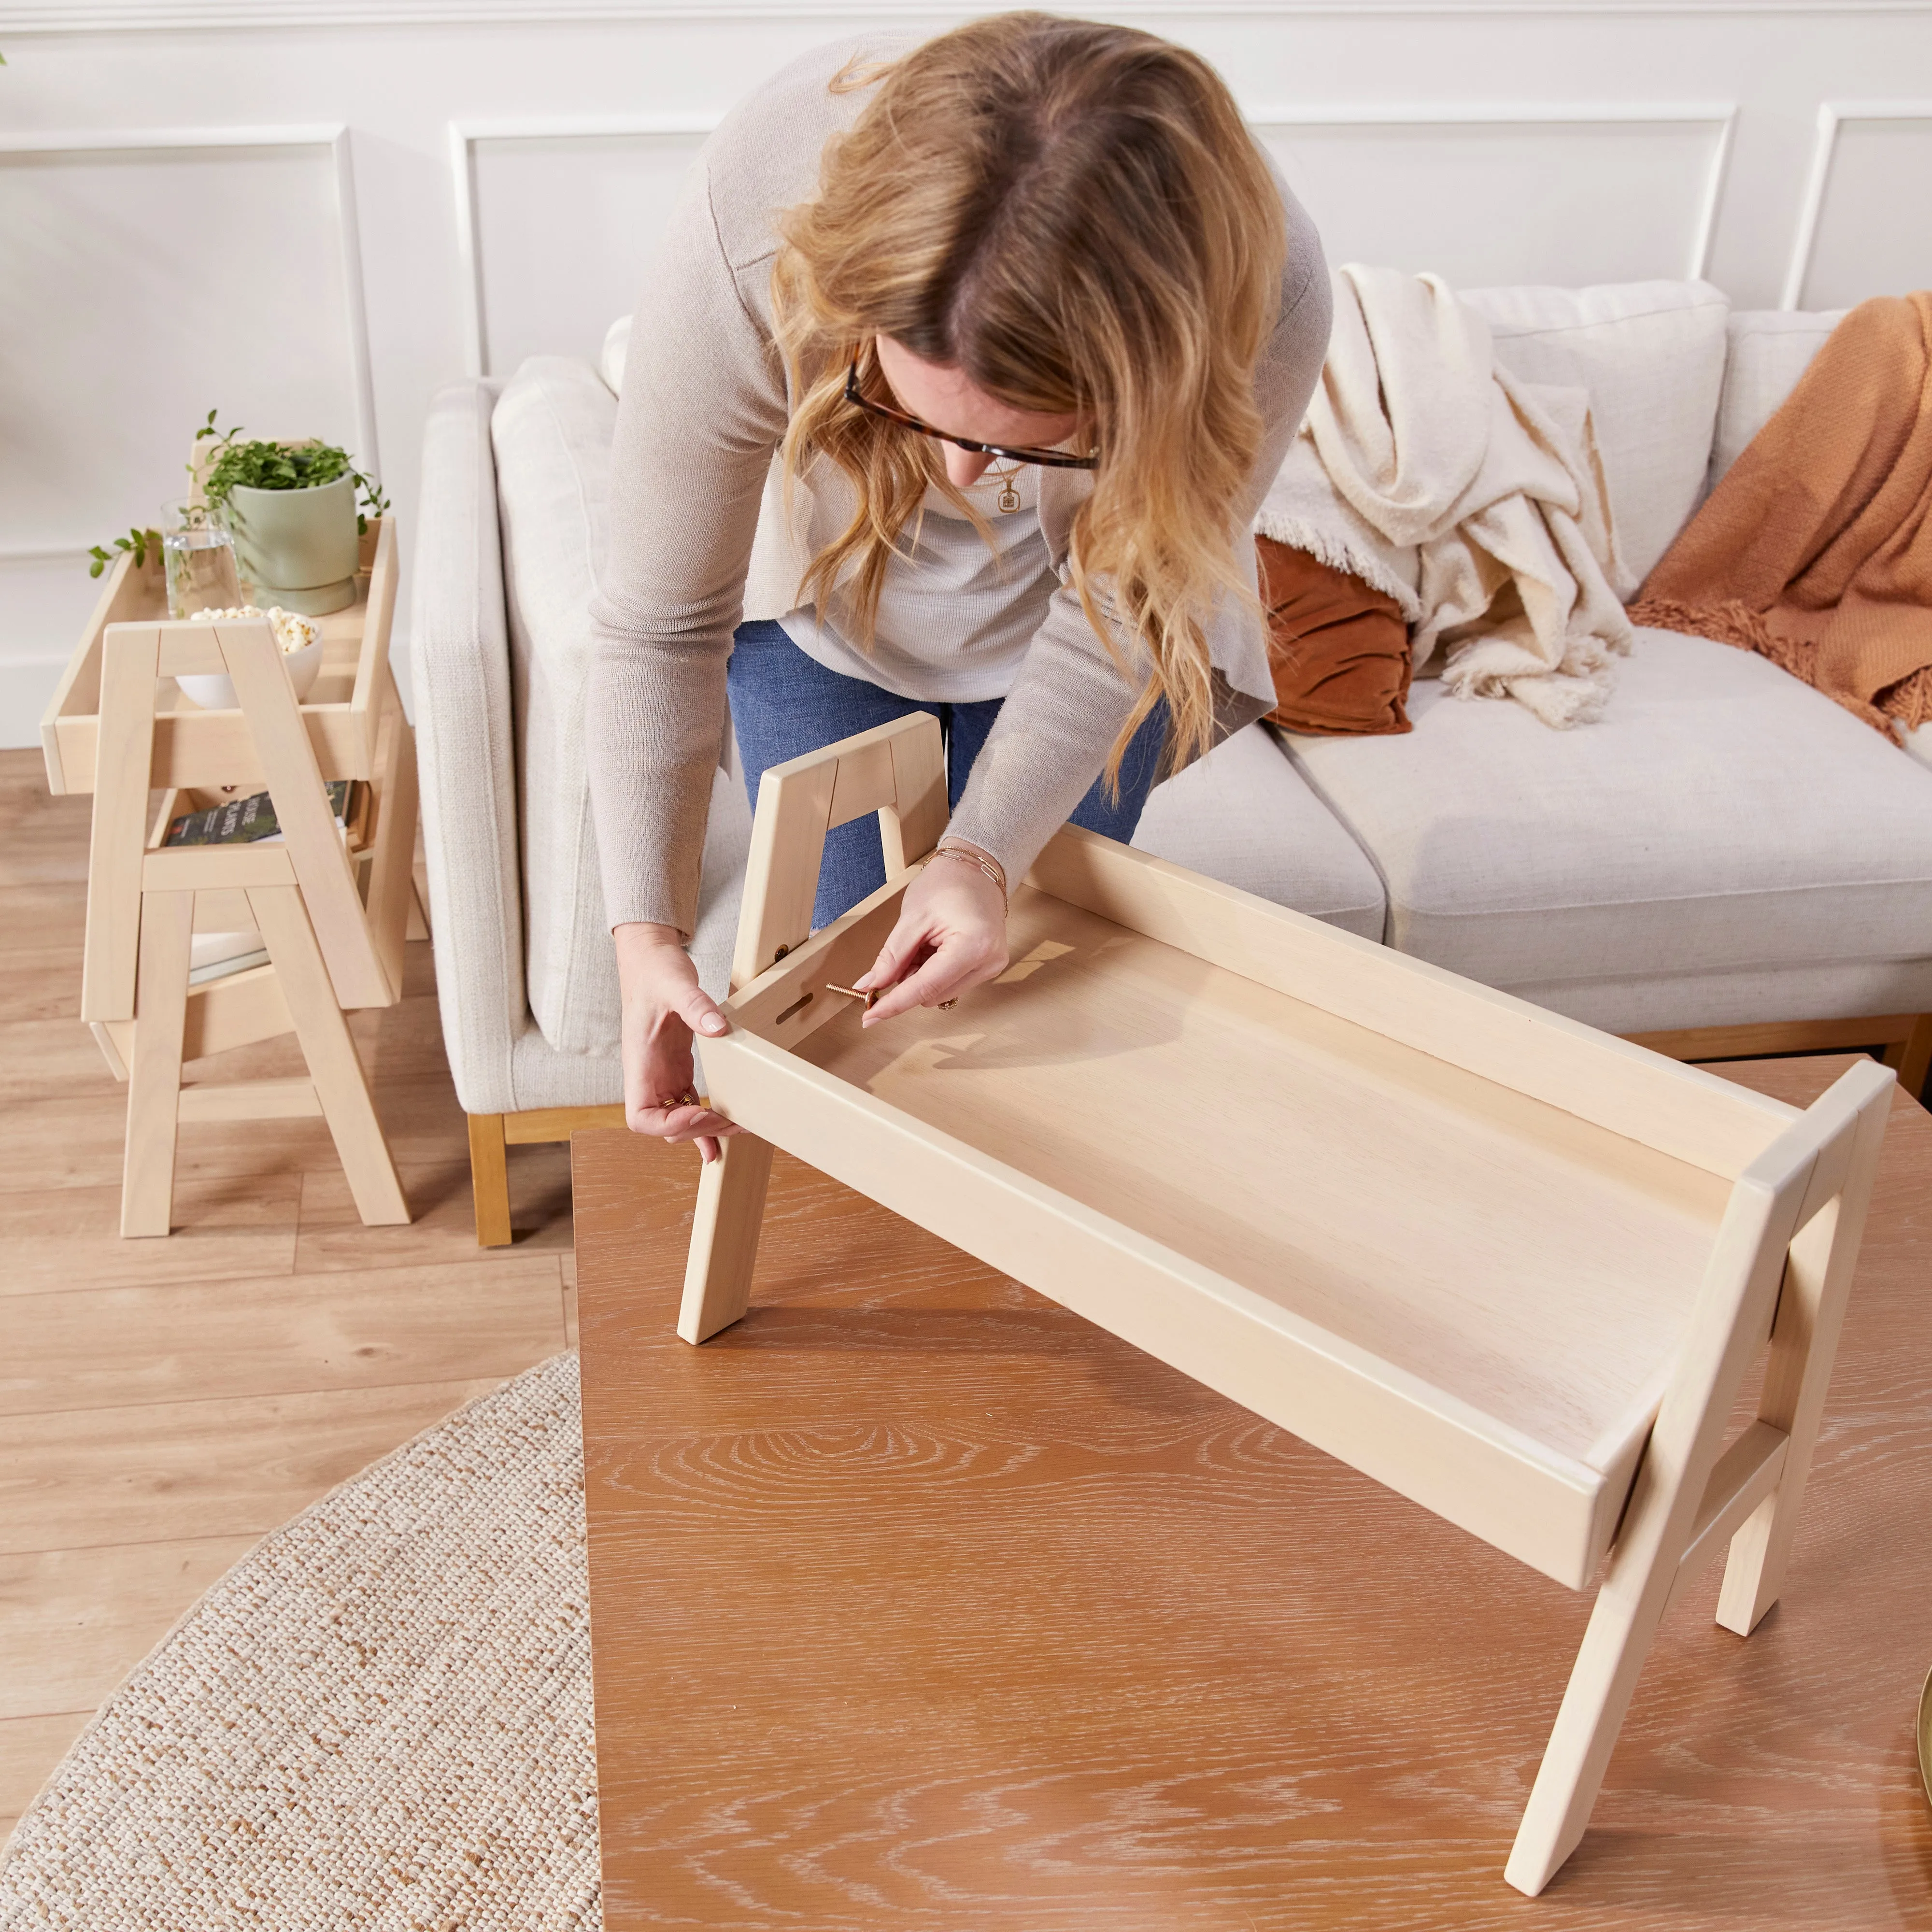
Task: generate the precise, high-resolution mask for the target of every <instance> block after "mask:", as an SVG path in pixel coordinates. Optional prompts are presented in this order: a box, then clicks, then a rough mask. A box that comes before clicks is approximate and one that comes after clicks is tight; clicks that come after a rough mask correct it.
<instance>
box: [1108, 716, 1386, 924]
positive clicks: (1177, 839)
mask: <svg viewBox="0 0 1932 1932" xmlns="http://www.w3.org/2000/svg"><path fill="white" fill-rule="evenodd" d="M1133 842H1134V843H1135V844H1136V845H1137V846H1138V847H1139V848H1140V849H1141V850H1142V851H1143V852H1151V853H1153V854H1154V856H1155V857H1156V858H1157V859H1170V860H1172V862H1173V863H1175V865H1185V866H1187V868H1188V869H1189V870H1190V871H1196V872H1202V873H1205V874H1206V875H1207V876H1208V877H1209V878H1211V879H1219V880H1220V881H1221V882H1222V883H1223V885H1229V886H1238V887H1240V889H1241V890H1242V891H1243V892H1253V893H1254V894H1255V895H1256V896H1257V897H1258V898H1265V899H1272V900H1273V901H1274V903H1275V904H1277V905H1284V906H1291V907H1293V908H1294V909H1295V910H1296V911H1297V912H1305V913H1312V914H1313V916H1315V917H1316V918H1317V919H1326V920H1327V921H1328V923H1329V924H1330V925H1331V926H1340V927H1341V928H1342V929H1343V931H1345V932H1355V933H1360V934H1361V935H1362V936H1363V937H1364V938H1367V939H1379V938H1382V880H1380V879H1379V878H1378V877H1376V868H1374V867H1373V865H1370V863H1369V862H1368V860H1367V859H1365V858H1364V856H1362V853H1361V848H1360V847H1358V845H1357V844H1356V843H1355V840H1354V839H1352V838H1350V837H1349V834H1348V833H1347V832H1346V831H1344V830H1343V828H1342V827H1341V826H1340V825H1338V824H1337V823H1336V822H1335V820H1334V818H1333V817H1331V815H1330V814H1329V813H1328V812H1327V811H1325V810H1324V809H1323V808H1322V804H1321V802H1320V801H1319V799H1316V796H1315V795H1314V794H1313V793H1312V792H1311V791H1310V790H1309V789H1308V787H1307V785H1306V784H1304V782H1303V781H1302V780H1301V778H1300V777H1298V775H1297V774H1296V772H1295V768H1294V766H1292V765H1291V764H1290V763H1289V761H1288V760H1287V758H1286V756H1284V754H1283V751H1282V749H1281V747H1280V745H1279V744H1278V743H1277V742H1276V740H1275V738H1274V735H1273V734H1272V733H1271V732H1270V731H1269V730H1268V727H1266V726H1265V725H1262V724H1250V726H1249V727H1247V730H1244V731H1237V732H1236V733H1235V735H1234V736H1232V738H1229V739H1227V740H1226V742H1224V743H1223V744H1220V745H1217V746H1216V747H1215V748H1214V750H1213V751H1210V752H1209V753H1208V754H1207V756H1206V757H1203V758H1200V759H1198V760H1196V762H1195V763H1193V764H1191V765H1190V766H1188V767H1187V769H1186V770H1185V771H1182V772H1177V773H1176V774H1175V775H1174V776H1173V777H1172V778H1169V779H1168V780H1167V781H1166V782H1165V783H1164V784H1158V785H1157V786H1155V787H1154V790H1153V792H1152V793H1151V795H1150V796H1149V797H1148V802H1147V808H1146V810H1145V811H1143V812H1142V814H1141V822H1140V827H1139V830H1138V831H1136V832H1135V834H1134V841H1133Z"/></svg>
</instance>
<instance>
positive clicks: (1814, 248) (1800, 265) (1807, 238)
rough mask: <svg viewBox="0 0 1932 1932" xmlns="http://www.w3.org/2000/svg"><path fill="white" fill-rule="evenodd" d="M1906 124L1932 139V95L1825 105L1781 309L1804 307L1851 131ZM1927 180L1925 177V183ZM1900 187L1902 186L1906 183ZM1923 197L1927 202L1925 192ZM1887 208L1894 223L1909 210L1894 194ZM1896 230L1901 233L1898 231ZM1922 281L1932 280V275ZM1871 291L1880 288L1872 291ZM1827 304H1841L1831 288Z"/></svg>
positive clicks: (1931, 151) (1820, 114)
mask: <svg viewBox="0 0 1932 1932" xmlns="http://www.w3.org/2000/svg"><path fill="white" fill-rule="evenodd" d="M1901 123H1903V124H1912V123H1917V124H1920V125H1921V126H1922V127H1924V130H1925V131H1926V133H1927V136H1928V140H1932V99H1928V100H1922V101H1826V102H1825V103H1823V104H1822V105H1821V106H1820V108H1819V110H1818V129H1817V134H1816V136H1814V140H1813V142H1812V148H1811V172H1810V173H1809V175H1808V176H1807V178H1806V180H1805V196H1804V199H1803V201H1802V203H1801V204H1800V205H1799V213H1798V226H1797V230H1796V233H1795V234H1794V235H1793V237H1792V243H1791V259H1790V264H1789V266H1787V269H1786V270H1785V275H1784V293H1783V296H1782V299H1781V302H1780V304H1779V306H1780V307H1781V308H1787V309H1796V308H1802V307H1803V306H1804V303H1805V284H1806V283H1807V281H1809V279H1810V278H1811V271H1812V267H1813V265H1814V262H1815V260H1816V259H1817V255H1818V252H1819V243H1820V235H1821V232H1822V231H1823V229H1824V228H1825V226H1826V223H1827V221H1828V219H1829V210H1828V199H1829V194H1830V190H1831V189H1832V186H1833V175H1834V172H1835V170H1836V168H1837V166H1838V163H1839V161H1840V159H1841V150H1842V148H1843V145H1844V142H1843V136H1844V135H1845V133H1846V130H1848V129H1849V130H1855V129H1857V128H1859V127H1886V126H1888V125H1891V126H1897V124H1901ZM1927 158H1928V159H1932V145H1928V146H1927ZM1925 179H1927V177H1926V176H1924V175H1921V176H1920V177H1919V180H1920V181H1921V184H1922V183H1923V182H1924V180H1925ZM1899 186H1900V188H1901V189H1902V188H1903V184H1899ZM1918 199H1919V200H1920V201H1921V202H1922V201H1923V196H1922V195H1921V196H1920V197H1918ZM1902 212H1903V209H1902V208H1900V206H1899V205H1895V204H1893V203H1891V198H1890V197H1888V205H1887V207H1886V208H1885V209H1884V210H1883V211H1882V213H1883V215H1884V218H1885V220H1886V221H1887V223H1894V222H1895V221H1896V220H1897V219H1898V218H1899V217H1900V214H1901V213H1902ZM1893 232H1894V234H1895V232H1896V231H1895V229H1894V231H1893ZM1920 279H1932V276H1928V277H1924V278H1920ZM1866 293H1875V291H1873V290H1869V289H1868V290H1866ZM1821 302H1822V305H1823V306H1826V307H1836V306H1838V302H1837V300H1836V298H1835V293H1827V294H1826V296H1823V298H1822V299H1821Z"/></svg>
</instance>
